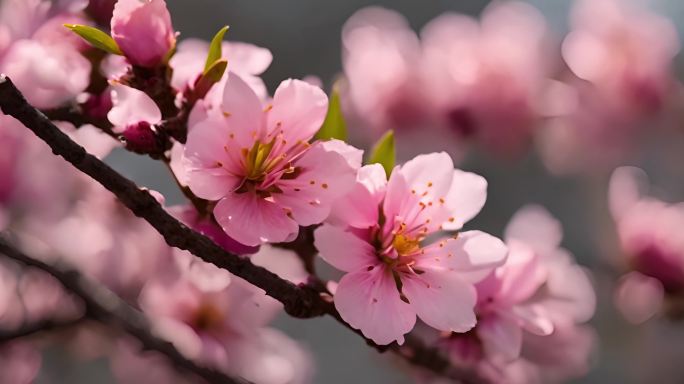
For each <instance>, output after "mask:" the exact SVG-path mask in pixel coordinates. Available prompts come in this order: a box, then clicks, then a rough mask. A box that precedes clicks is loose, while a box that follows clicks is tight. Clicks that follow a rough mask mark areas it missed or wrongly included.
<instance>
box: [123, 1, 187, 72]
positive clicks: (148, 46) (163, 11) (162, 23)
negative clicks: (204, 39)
mask: <svg viewBox="0 0 684 384" xmlns="http://www.w3.org/2000/svg"><path fill="white" fill-rule="evenodd" d="M111 27H112V37H113V38H114V40H115V41H116V43H117V44H118V45H119V48H121V51H122V52H123V53H124V55H125V56H126V58H127V59H128V61H130V63H131V64H133V65H139V66H141V67H156V66H158V65H160V64H162V63H163V61H164V59H165V58H166V57H167V55H168V54H169V52H171V50H172V49H173V48H174V46H175V45H176V32H174V30H173V25H171V15H170V14H169V10H168V9H167V8H166V2H165V1H164V0H142V1H141V0H119V1H118V2H117V3H116V5H115V6H114V14H113V16H112V23H111Z"/></svg>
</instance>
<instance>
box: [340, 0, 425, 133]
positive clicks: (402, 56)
mask: <svg viewBox="0 0 684 384" xmlns="http://www.w3.org/2000/svg"><path fill="white" fill-rule="evenodd" d="M342 48H343V49H342V58H343V68H344V74H345V77H346V82H347V83H346V86H347V89H346V97H347V101H348V102H349V104H350V107H352V110H353V114H354V115H356V116H358V118H360V119H361V120H362V121H364V122H365V123H367V124H370V125H372V126H374V127H376V128H378V129H381V130H385V129H390V128H391V129H394V128H401V127H411V126H415V125H420V124H421V123H423V122H424V120H425V119H427V118H428V117H429V114H428V113H427V112H428V107H429V104H428V103H427V100H426V96H427V95H426V94H425V92H424V89H423V88H424V87H423V84H422V79H421V73H420V65H421V64H420V62H421V48H420V42H419V41H418V37H417V36H416V33H415V32H413V31H412V30H411V28H410V26H409V24H408V21H407V20H406V19H405V18H404V17H403V16H402V15H400V14H399V13H397V12H394V11H390V10H387V9H384V8H380V7H369V8H364V9H362V10H360V11H358V12H356V13H355V14H354V15H352V17H350V18H349V20H347V22H346V23H345V25H344V27H343V30H342Z"/></svg>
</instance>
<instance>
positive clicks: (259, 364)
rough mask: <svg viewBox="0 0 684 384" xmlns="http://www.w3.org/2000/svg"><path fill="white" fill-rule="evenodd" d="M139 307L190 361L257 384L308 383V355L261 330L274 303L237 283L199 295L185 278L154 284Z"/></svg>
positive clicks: (279, 336)
mask: <svg viewBox="0 0 684 384" xmlns="http://www.w3.org/2000/svg"><path fill="white" fill-rule="evenodd" d="M140 304H141V307H142V309H143V310H144V311H145V313H146V314H147V315H148V316H150V317H151V320H152V321H153V324H154V327H155V329H156V332H157V333H159V334H160V335H162V336H164V337H166V338H168V339H169V340H171V341H172V342H173V343H174V344H175V345H176V346H177V348H179V350H180V351H181V352H182V353H184V354H185V355H186V356H187V357H189V358H191V359H196V360H198V361H201V362H203V363H205V364H210V365H212V366H215V367H216V368H219V369H222V370H225V371H227V372H229V373H232V374H236V375H239V376H242V377H244V378H245V379H247V380H250V381H256V382H259V383H266V384H268V383H274V384H281V383H282V384H290V383H292V384H295V383H304V382H307V381H308V375H306V374H304V373H302V371H307V370H310V363H309V361H308V357H307V353H306V352H305V351H303V350H302V349H301V347H299V346H298V345H297V344H296V343H294V342H293V341H291V340H289V339H288V338H287V337H286V336H284V335H282V334H280V333H279V332H278V331H276V330H274V329H269V328H264V327H265V326H266V325H267V323H268V322H270V321H271V320H272V319H273V317H274V315H275V314H276V313H277V311H278V310H279V308H280V307H279V305H278V303H277V302H276V301H274V300H273V299H270V298H267V297H266V296H265V295H264V293H263V292H261V291H259V290H258V289H257V288H254V287H253V286H251V285H249V284H247V283H246V282H244V281H242V280H240V279H237V278H235V279H234V280H232V281H231V282H230V284H229V285H227V286H226V288H224V289H222V290H219V291H216V290H211V291H203V290H202V289H200V288H199V287H198V286H196V285H195V284H193V283H192V282H190V281H188V280H185V279H174V281H155V280H153V281H150V282H149V283H148V285H147V286H146V287H145V289H144V290H143V292H142V294H141V297H140Z"/></svg>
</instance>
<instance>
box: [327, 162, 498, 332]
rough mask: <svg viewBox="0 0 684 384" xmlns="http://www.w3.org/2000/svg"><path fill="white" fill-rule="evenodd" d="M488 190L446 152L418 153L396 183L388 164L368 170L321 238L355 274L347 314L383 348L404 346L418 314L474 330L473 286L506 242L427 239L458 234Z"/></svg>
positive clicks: (340, 303)
mask: <svg viewBox="0 0 684 384" xmlns="http://www.w3.org/2000/svg"><path fill="white" fill-rule="evenodd" d="M486 188H487V182H486V181H485V179H484V178H482V177H481V176H478V175H475V174H472V173H468V172H463V171H461V170H454V167H453V163H452V161H451V158H450V157H449V156H448V155H447V154H446V153H433V154H428V155H421V156H418V157H416V158H414V159H413V160H411V161H409V162H407V163H406V164H404V165H403V166H401V167H397V168H395V169H394V171H393V172H392V174H391V177H390V178H389V181H387V178H386V176H385V174H384V171H383V168H382V167H380V166H378V165H371V166H365V167H363V168H362V169H361V170H360V171H359V175H358V177H357V184H356V186H355V187H354V189H353V190H352V191H351V192H350V194H349V195H348V196H347V197H345V198H344V200H342V201H341V202H339V203H338V205H337V210H336V212H335V213H336V214H334V215H333V217H332V218H331V220H332V222H333V223H335V224H326V225H324V226H323V227H321V228H319V229H318V230H316V234H315V237H316V241H315V244H316V248H318V250H319V251H320V255H321V257H322V258H323V259H324V260H325V261H327V262H328V263H330V264H331V265H332V266H334V267H335V268H337V269H340V270H342V271H344V272H347V274H346V275H345V276H344V277H343V278H342V279H341V280H340V281H339V285H338V286H337V289H336V291H335V296H334V300H335V307H336V308H337V310H338V311H339V312H340V315H341V316H342V318H343V319H344V320H345V321H346V322H347V323H349V324H350V325H351V326H352V327H354V328H357V329H360V330H361V331H362V332H363V334H364V335H365V336H366V337H368V338H370V339H372V340H373V341H375V342H376V343H378V344H389V343H391V342H393V341H397V342H398V343H399V344H401V343H403V341H404V337H403V335H404V334H405V333H407V332H409V331H410V330H411V329H412V328H413V326H414V324H415V322H416V315H417V316H418V317H420V319H421V320H423V321H424V322H425V323H426V324H428V325H430V326H432V327H434V328H436V329H439V330H442V331H453V332H466V331H468V330H470V329H471V328H473V327H474V326H475V323H476V317H475V312H474V307H475V304H476V292H475V288H474V286H473V283H475V282H477V281H479V280H481V279H482V278H484V277H485V276H486V275H487V273H488V272H489V271H491V270H492V269H493V268H495V267H496V266H498V265H500V264H501V263H503V261H504V259H505V257H506V253H507V250H506V247H505V246H504V244H503V243H502V242H501V241H500V240H499V239H497V238H495V237H493V236H491V235H488V234H486V233H483V232H480V231H466V232H462V233H459V234H458V235H456V236H453V237H442V238H438V239H436V240H435V241H433V242H429V241H425V240H426V238H427V237H428V236H430V235H432V234H434V233H435V232H438V231H439V230H459V229H460V228H461V227H462V226H463V224H464V223H465V222H467V221H468V220H470V219H471V218H473V217H474V216H475V215H476V214H477V213H478V212H479V211H480V209H482V206H483V205H484V202H485V199H486ZM444 308H451V309H450V310H448V311H445V310H443V309H444Z"/></svg>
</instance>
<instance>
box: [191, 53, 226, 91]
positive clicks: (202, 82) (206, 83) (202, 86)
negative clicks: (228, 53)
mask: <svg viewBox="0 0 684 384" xmlns="http://www.w3.org/2000/svg"><path fill="white" fill-rule="evenodd" d="M227 67H228V61H226V60H217V61H215V62H214V64H213V65H212V66H210V67H209V69H207V70H206V71H204V73H203V74H202V76H201V77H200V78H199V80H197V84H196V85H195V94H194V96H195V98H197V99H201V98H203V97H204V96H206V94H207V92H209V90H210V89H211V87H212V86H213V85H214V84H216V83H218V82H219V81H220V80H221V78H222V77H223V74H224V73H225V72H226V68H227Z"/></svg>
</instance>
